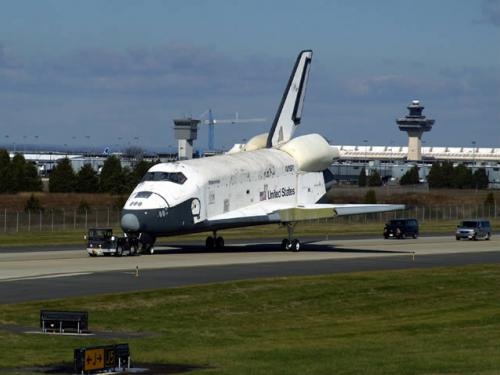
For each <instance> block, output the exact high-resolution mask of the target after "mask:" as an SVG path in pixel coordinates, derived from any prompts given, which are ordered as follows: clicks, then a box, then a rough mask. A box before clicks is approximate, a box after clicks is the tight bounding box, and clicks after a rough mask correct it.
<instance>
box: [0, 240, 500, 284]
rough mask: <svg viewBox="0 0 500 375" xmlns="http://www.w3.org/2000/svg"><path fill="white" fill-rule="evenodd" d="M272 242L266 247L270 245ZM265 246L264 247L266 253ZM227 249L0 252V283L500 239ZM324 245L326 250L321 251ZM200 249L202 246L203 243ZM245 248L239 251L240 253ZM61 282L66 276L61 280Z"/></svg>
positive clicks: (449, 249) (495, 247)
mask: <svg viewBox="0 0 500 375" xmlns="http://www.w3.org/2000/svg"><path fill="white" fill-rule="evenodd" d="M268 244H269V243H267V245H268ZM265 245H266V244H262V246H263V248H264V247H265ZM245 246H246V244H245V243H241V244H237V245H230V246H228V247H229V248H230V249H231V250H230V251H226V252H224V251H223V252H209V253H206V252H203V250H200V252H197V253H193V252H189V253H188V252H186V253H183V252H182V246H180V247H172V246H165V247H160V248H157V249H158V250H162V251H164V253H157V254H155V255H152V256H151V255H147V256H146V255H143V256H140V257H120V258H117V257H95V258H94V257H89V256H88V255H87V253H86V250H85V249H82V250H68V251H40V252H20V253H4V254H2V253H1V251H0V281H8V280H13V279H26V278H35V277H58V276H57V275H68V276H71V275H77V274H82V273H94V272H102V271H125V272H129V273H130V274H133V275H135V273H136V269H137V267H139V269H140V270H141V271H142V270H147V269H159V268H176V267H198V266H214V265H230V264H256V263H272V262H291V261H307V260H327V259H330V260H331V259H355V258H367V257H386V256H401V255H405V254H407V255H408V256H411V257H412V258H413V256H415V258H416V259H418V256H419V255H428V254H451V253H464V252H484V251H500V237H497V236H495V237H493V238H492V239H491V240H490V241H456V240H455V237H454V236H441V237H420V238H419V239H417V240H413V239H412V240H396V239H394V240H384V239H353V240H345V239H339V240H335V239H332V240H329V241H319V242H315V243H312V244H310V246H309V250H308V244H304V245H303V247H302V248H303V251H300V252H297V253H295V252H287V251H265V248H264V249H263V250H261V251H260V250H259V244H255V243H252V244H251V247H250V249H249V248H246V247H245ZM322 246H324V247H322ZM200 248H201V243H200ZM239 248H241V251H238V250H239ZM61 277H62V276H61Z"/></svg>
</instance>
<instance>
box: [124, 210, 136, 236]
mask: <svg viewBox="0 0 500 375" xmlns="http://www.w3.org/2000/svg"><path fill="white" fill-rule="evenodd" d="M122 229H123V230H124V231H125V232H137V231H138V230H139V219H137V216H135V215H134V214H131V213H127V214H125V215H123V216H122Z"/></svg>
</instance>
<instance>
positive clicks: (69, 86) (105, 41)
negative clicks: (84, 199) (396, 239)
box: [0, 0, 500, 148]
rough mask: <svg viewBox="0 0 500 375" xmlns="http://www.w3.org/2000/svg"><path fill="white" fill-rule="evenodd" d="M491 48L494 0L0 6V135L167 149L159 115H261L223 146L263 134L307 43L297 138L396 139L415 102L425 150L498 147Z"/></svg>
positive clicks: (499, 62) (494, 51)
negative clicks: (309, 56) (307, 70)
mask: <svg viewBox="0 0 500 375" xmlns="http://www.w3.org/2000/svg"><path fill="white" fill-rule="evenodd" d="M499 46H500V1H499V0H477V1H450V0H442V1H427V0H422V1H418V2H415V1H396V0H394V1H389V0H387V1H376V2H375V1H307V2H304V1H272V2H270V1H251V2H249V1H201V0H200V1H160V0H156V1H152V0H149V1H127V0H114V1H113V0H107V1H89V0H87V1H67V0H60V1H48V0H45V1H36V0H31V1H28V0H16V1H9V0H4V1H2V8H1V12H0V143H6V142H7V143H14V142H16V143H17V144H21V143H34V142H35V141H36V142H39V143H44V144H50V143H51V144H59V145H64V144H68V145H78V144H80V145H81V144H89V143H90V144H94V145H111V146H112V148H114V147H116V146H115V145H118V144H121V145H124V144H128V143H131V144H137V145H139V146H141V147H155V148H163V147H165V148H167V147H168V146H169V145H175V140H174V139H173V131H172V118H174V117H179V116H183V115H193V116H197V115H199V114H201V113H203V112H204V111H205V110H206V109H208V108H212V109H213V111H214V113H215V115H216V117H218V118H230V117H233V116H234V113H235V112H238V113H239V115H240V117H266V118H267V119H268V123H263V124H252V125H250V124H247V125H243V124H241V125H232V126H231V125H221V126H220V127H218V128H217V129H216V145H217V146H219V147H220V146H226V147H227V146H230V145H232V144H233V143H235V142H241V141H242V139H245V138H249V137H251V136H252V135H253V134H256V133H262V132H265V131H267V130H268V128H269V125H270V124H269V123H270V122H271V121H272V119H273V117H274V113H275V110H276V108H277V106H278V103H279V101H280V98H281V95H282V91H283V89H284V86H285V84H286V81H287V79H288V76H289V74H290V69H291V67H292V65H293V63H294V60H295V58H296V55H297V53H298V52H299V51H300V50H301V49H313V51H314V57H313V65H312V69H311V77H310V84H309V88H308V92H307V96H306V103H305V107H304V108H305V109H304V115H303V123H302V124H301V127H300V133H301V134H303V133H309V132H319V133H321V134H323V135H324V136H325V137H326V138H328V139H329V140H330V141H331V142H332V143H335V144H363V140H365V139H366V140H368V142H369V143H370V144H374V145H383V144H389V143H394V144H405V143H406V137H405V135H404V134H403V133H401V132H400V131H399V130H397V126H396V124H395V122H394V119H395V118H396V117H399V116H402V115H404V114H406V109H405V107H406V105H407V104H408V103H409V101H410V100H412V99H420V100H421V101H422V102H423V104H424V105H425V106H426V109H425V111H424V114H427V115H428V116H430V117H433V118H435V119H436V124H435V126H434V129H433V130H432V131H431V133H429V134H426V135H425V136H424V140H425V141H426V144H427V145H435V146H438V145H449V146H459V145H462V146H470V145H471V142H472V141H476V142H477V145H479V146H485V147H488V146H492V147H493V146H497V147H498V146H500V47H499ZM35 136H38V138H35ZM87 136H88V137H89V138H88V137H87ZM206 138H207V129H205V128H201V129H200V131H199V141H198V142H197V145H198V146H199V147H206V143H207V140H206Z"/></svg>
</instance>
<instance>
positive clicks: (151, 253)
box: [149, 245, 155, 255]
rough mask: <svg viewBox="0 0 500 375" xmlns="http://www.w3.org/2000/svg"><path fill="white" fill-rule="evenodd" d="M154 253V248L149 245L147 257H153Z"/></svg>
mask: <svg viewBox="0 0 500 375" xmlns="http://www.w3.org/2000/svg"><path fill="white" fill-rule="evenodd" d="M154 253H155V247H154V246H152V245H151V247H150V248H149V255H153V254H154Z"/></svg>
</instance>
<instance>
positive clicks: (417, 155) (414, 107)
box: [396, 100, 434, 161]
mask: <svg viewBox="0 0 500 375" xmlns="http://www.w3.org/2000/svg"><path fill="white" fill-rule="evenodd" d="M406 108H408V110H409V111H410V113H409V114H408V115H406V116H405V117H402V118H398V119H397V120H396V123H397V124H398V125H399V130H402V131H405V132H407V133H408V156H407V160H410V161H418V160H422V150H421V149H422V133H423V132H428V131H429V130H431V129H432V125H434V120H433V119H428V118H425V116H423V115H422V111H423V110H424V107H423V106H422V105H420V101H418V100H413V101H412V102H411V104H410V105H409V106H408V107H406Z"/></svg>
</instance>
